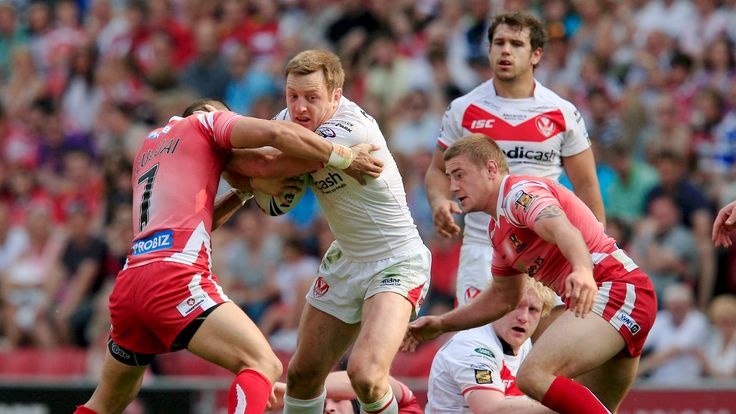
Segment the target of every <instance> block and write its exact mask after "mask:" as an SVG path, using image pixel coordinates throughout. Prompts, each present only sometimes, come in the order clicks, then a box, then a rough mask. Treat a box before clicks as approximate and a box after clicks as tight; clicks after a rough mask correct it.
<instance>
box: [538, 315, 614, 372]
mask: <svg viewBox="0 0 736 414" xmlns="http://www.w3.org/2000/svg"><path fill="white" fill-rule="evenodd" d="M624 346H625V343H624V340H623V338H622V337H621V335H619V333H618V332H617V331H616V329H614V328H613V326H611V324H610V323H608V322H607V321H606V320H604V319H603V318H601V317H600V316H598V315H596V314H593V313H590V314H588V315H587V316H586V317H585V318H577V317H575V314H574V313H573V312H571V311H566V312H564V313H563V314H562V315H560V316H559V317H558V318H557V320H556V321H554V322H553V323H552V325H550V326H549V328H547V330H546V332H545V333H544V335H542V336H541V337H540V338H539V339H538V340H537V342H536V343H535V344H534V348H532V352H531V353H530V354H529V356H528V357H527V358H526V360H525V361H524V365H525V366H527V368H533V369H535V370H542V371H543V372H546V373H549V374H552V375H562V376H565V377H568V378H574V377H576V376H578V375H581V374H583V373H586V372H588V371H590V370H592V369H594V368H597V367H599V366H601V365H602V364H604V363H605V362H606V361H608V360H609V359H611V358H613V357H614V356H615V355H617V354H618V353H619V352H621V350H622V349H623V348H624Z"/></svg>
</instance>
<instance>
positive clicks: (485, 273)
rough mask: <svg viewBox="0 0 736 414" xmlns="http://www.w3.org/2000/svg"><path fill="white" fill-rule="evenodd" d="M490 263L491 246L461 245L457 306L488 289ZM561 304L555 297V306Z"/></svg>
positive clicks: (560, 300) (491, 257) (491, 258)
mask: <svg viewBox="0 0 736 414" xmlns="http://www.w3.org/2000/svg"><path fill="white" fill-rule="evenodd" d="M492 261H493V246H491V245H490V244H488V245H481V244H475V243H474V244H463V246H462V247H461V248H460V263H459V265H458V268H457V281H456V282H455V299H456V300H457V305H458V306H461V305H465V304H467V303H468V302H470V300H471V299H473V298H475V297H476V296H478V294H479V293H480V292H481V291H482V290H485V289H486V288H488V286H489V285H490V283H491V280H492V277H491V262H492ZM562 304H563V302H562V299H560V297H559V296H557V295H555V306H559V305H562Z"/></svg>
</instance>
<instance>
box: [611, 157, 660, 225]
mask: <svg viewBox="0 0 736 414" xmlns="http://www.w3.org/2000/svg"><path fill="white" fill-rule="evenodd" d="M606 158H607V159H608V165H609V166H610V167H611V168H612V169H613V171H614V172H615V173H616V177H615V178H614V179H613V182H611V184H610V185H608V186H607V187H606V188H604V190H603V192H604V195H605V198H606V215H607V216H608V217H611V218H619V219H622V220H624V221H625V222H626V223H628V224H633V223H634V222H635V221H637V220H639V219H641V218H642V216H643V215H644V201H645V197H646V195H647V194H648V193H649V191H650V190H651V189H652V188H653V187H654V186H655V185H656V184H657V182H658V181H659V177H658V176H657V172H656V171H655V170H654V169H653V168H652V167H651V166H649V165H648V164H646V163H644V162H642V161H639V160H637V159H635V158H634V154H632V151H631V149H630V148H629V147H628V146H627V145H624V144H621V143H619V144H616V145H614V146H613V147H611V148H610V151H609V152H608V156H607V157H606Z"/></svg>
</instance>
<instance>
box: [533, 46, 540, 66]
mask: <svg viewBox="0 0 736 414" xmlns="http://www.w3.org/2000/svg"><path fill="white" fill-rule="evenodd" d="M542 53H543V50H542V48H541V47H538V48H536V49H534V50H532V58H531V63H532V66H537V64H539V61H540V60H542Z"/></svg>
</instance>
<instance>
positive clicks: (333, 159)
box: [327, 142, 355, 170]
mask: <svg viewBox="0 0 736 414" xmlns="http://www.w3.org/2000/svg"><path fill="white" fill-rule="evenodd" d="M353 159H355V155H354V154H353V151H352V150H351V149H350V148H348V147H346V146H344V145H340V144H335V143H334V142H333V143H332V153H331V154H330V159H329V160H328V161H327V165H329V166H331V167H335V168H337V169H340V170H344V169H346V168H348V167H349V166H350V163H352V162H353Z"/></svg>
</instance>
